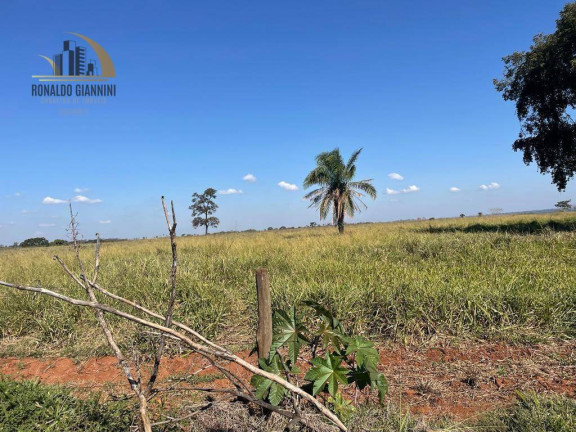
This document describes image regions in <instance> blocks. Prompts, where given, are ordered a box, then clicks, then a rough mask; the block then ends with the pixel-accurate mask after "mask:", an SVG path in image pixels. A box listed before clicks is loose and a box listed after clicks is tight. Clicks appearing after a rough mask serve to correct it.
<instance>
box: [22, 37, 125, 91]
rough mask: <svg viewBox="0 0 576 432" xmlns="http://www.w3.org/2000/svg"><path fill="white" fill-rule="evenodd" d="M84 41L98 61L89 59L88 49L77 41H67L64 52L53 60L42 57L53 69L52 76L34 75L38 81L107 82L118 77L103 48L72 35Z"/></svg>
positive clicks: (56, 55) (54, 56) (88, 39)
mask: <svg viewBox="0 0 576 432" xmlns="http://www.w3.org/2000/svg"><path fill="white" fill-rule="evenodd" d="M71 34H73V35H74V36H77V37H79V38H80V39H83V40H84V41H85V42H86V43H87V44H88V45H89V46H90V47H91V48H92V50H93V51H94V53H95V54H96V57H97V60H96V59H89V58H88V57H87V54H86V47H85V46H82V45H80V44H78V43H77V42H76V41H75V40H65V41H64V43H63V46H62V52H61V53H58V54H54V55H53V56H52V58H50V57H47V56H44V55H40V57H42V58H43V59H44V60H46V61H47V62H48V63H49V64H50V66H51V68H52V75H32V77H33V78H37V79H38V81H41V82H45V81H52V82H54V81H56V82H59V81H107V80H108V79H109V78H114V77H115V76H116V71H115V70H114V64H113V63H112V59H111V58H110V56H109V55H108V53H107V52H106V51H105V50H104V48H102V46H101V45H100V44H98V43H96V42H94V41H93V40H92V39H90V38H88V37H86V36H84V35H81V34H79V33H71Z"/></svg>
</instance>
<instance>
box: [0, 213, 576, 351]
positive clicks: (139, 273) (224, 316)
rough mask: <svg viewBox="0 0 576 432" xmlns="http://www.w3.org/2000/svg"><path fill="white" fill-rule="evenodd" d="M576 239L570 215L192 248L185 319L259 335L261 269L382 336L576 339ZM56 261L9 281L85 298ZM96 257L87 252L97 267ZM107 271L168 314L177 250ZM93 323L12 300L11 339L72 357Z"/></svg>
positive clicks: (135, 246) (28, 261)
mask: <svg viewBox="0 0 576 432" xmlns="http://www.w3.org/2000/svg"><path fill="white" fill-rule="evenodd" d="M80 216H81V215H80ZM574 226H576V216H574V215H572V214H570V213H565V214H562V213H560V214H549V215H538V216H535V215H528V216H498V217H482V218H466V219H450V220H435V221H421V222H403V223H386V224H365V225H355V226H348V227H347V228H346V234H344V235H338V234H337V232H336V230H335V229H334V228H328V227H322V228H309V229H294V230H277V231H267V232H258V233H235V234H222V235H209V236H202V237H182V238H179V239H178V247H179V255H180V266H179V270H178V286H179V298H178V303H177V307H176V312H175V316H176V318H177V319H178V320H182V321H185V322H187V323H189V324H190V325H192V326H193V327H195V328H196V329H198V330H200V331H202V332H204V333H206V334H208V335H218V336H222V337H224V336H226V335H228V334H229V333H230V332H231V333H232V336H231V337H230V339H236V340H239V339H241V337H242V335H249V334H251V332H252V331H253V329H254V327H255V319H256V295H255V287H254V271H255V269H256V268H257V267H260V266H263V267H267V268H268V270H269V274H270V281H271V287H272V296H273V306H274V307H277V308H286V307H287V306H288V305H291V304H293V303H297V302H299V301H301V300H306V299H313V300H316V301H319V302H321V303H323V304H325V305H326V306H327V307H329V308H332V309H333V310H334V311H335V312H336V314H337V315H338V316H339V317H341V318H342V319H343V321H344V322H345V324H346V325H348V326H349V327H351V328H352V329H353V330H354V331H355V332H364V333H367V334H371V335H372V336H384V337H402V336H406V335H408V336H418V337H427V336H428V335H431V334H435V333H442V334H449V335H457V336H463V337H467V336H480V337H492V338H494V337H507V338H509V337H518V336H520V335H533V336H536V335H540V336H569V337H572V336H574V334H575V332H576V290H574V286H575V284H576V265H575V264H576V251H575V246H576V235H575V232H574V231H573V228H574ZM471 227H473V228H471ZM525 227H529V228H530V229H527V228H525ZM55 253H57V254H59V255H61V256H62V257H63V258H66V259H67V260H68V262H72V261H73V259H72V258H73V257H72V252H71V251H70V250H69V249H68V248H67V247H65V246H64V247H50V248H31V249H10V250H3V251H0V278H1V279H3V280H7V281H11V282H20V283H24V284H32V285H37V284H41V285H42V286H44V287H47V288H60V289H62V290H63V291H64V292H66V293H70V294H74V295H82V293H81V290H80V289H79V288H77V287H75V286H74V285H73V284H72V283H71V282H70V281H69V280H68V278H67V277H65V275H64V274H63V272H62V270H61V269H60V268H59V266H58V265H57V263H55V262H54V261H52V259H51V257H52V255H53V254H55ZM92 254H93V249H92V247H91V246H89V245H86V246H83V249H82V255H83V256H84V257H85V258H86V260H90V258H91V257H92ZM101 261H102V262H101V269H100V281H101V283H102V285H103V286H106V287H107V288H108V289H109V290H112V291H114V292H117V293H119V294H120V295H123V296H125V297H127V298H130V299H135V300H137V301H139V302H141V303H142V304H144V305H146V306H148V307H152V308H155V309H158V310H160V311H161V310H163V308H164V305H165V304H166V302H167V297H168V294H169V289H168V283H169V272H170V263H171V256H170V246H169V241H168V240H167V239H153V240H137V241H127V242H118V243H104V244H103V247H102V253H101ZM113 322H115V323H116V325H117V326H120V325H121V324H120V323H118V322H117V321H115V320H113ZM92 324H93V317H92V314H91V313H89V312H88V311H82V310H79V309H75V308H73V307H71V306H68V305H65V304H62V303H58V302H56V301H54V300H52V299H48V298H43V297H41V296H36V295H31V294H24V293H21V292H13V291H10V290H8V289H6V288H2V289H1V291H0V328H1V329H2V335H3V336H4V337H8V336H14V337H21V336H25V335H32V336H34V337H36V338H38V339H39V341H40V343H41V345H43V344H47V345H58V346H74V345H75V344H80V343H81V342H82V340H83V339H82V338H80V337H79V335H81V334H82V332H83V331H84V330H85V329H86V328H88V327H89V326H91V325H92ZM122 325H124V324H122ZM127 331H128V330H127Z"/></svg>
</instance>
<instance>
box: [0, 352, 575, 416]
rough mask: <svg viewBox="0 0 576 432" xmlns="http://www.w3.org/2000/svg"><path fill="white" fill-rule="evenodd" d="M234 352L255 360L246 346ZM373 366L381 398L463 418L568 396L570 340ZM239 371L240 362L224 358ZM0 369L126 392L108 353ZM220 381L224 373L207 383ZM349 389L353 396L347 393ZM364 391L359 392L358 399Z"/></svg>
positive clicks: (196, 364) (181, 365)
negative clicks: (525, 395) (524, 399)
mask: <svg viewBox="0 0 576 432" xmlns="http://www.w3.org/2000/svg"><path fill="white" fill-rule="evenodd" d="M240 355H241V356H242V357H243V358H245V359H248V360H250V361H251V362H253V363H256V358H255V356H254V355H253V356H252V357H248V353H247V352H243V353H240ZM380 356H381V361H382V365H381V370H382V372H384V374H385V375H386V377H387V378H388V380H389V382H390V393H389V396H388V398H389V399H390V400H392V401H394V402H395V403H396V404H397V405H399V404H401V405H402V406H403V407H405V406H409V407H410V410H411V411H412V412H413V413H415V414H420V415H422V416H424V417H425V418H427V419H431V420H434V419H439V418H451V419H454V420H465V419H470V418H473V417H475V416H478V415H480V414H483V413H484V412H485V411H487V410H490V409H494V408H497V407H500V406H505V405H508V404H510V403H512V402H513V401H514V400H515V395H516V391H524V392H525V391H535V392H537V393H556V394H562V395H565V396H567V397H571V398H576V341H569V342H557V343H547V344H540V345H532V346H525V345H523V346H513V345H507V344H503V343H474V344H471V343H468V344H465V345H461V346H458V347H451V346H438V347H436V346H432V347H431V346H427V347H424V348H422V349H418V348H414V347H412V348H407V347H402V346H392V347H381V348H380ZM207 366H208V365H207V364H206V363H205V360H203V359H202V358H201V357H200V356H197V355H194V354H191V355H186V356H179V357H172V358H165V359H164V361H163V367H162V368H161V374H160V380H161V381H163V382H164V383H167V382H168V381H170V380H174V378H175V377H178V376H183V375H189V374H192V375H194V376H198V377H201V376H207V375H210V374H211V375H214V374H217V371H216V370H214V369H213V368H212V367H207ZM230 367H231V368H232V370H233V371H234V372H235V373H237V374H238V375H239V376H241V377H244V378H249V374H247V373H246V372H245V371H244V370H243V369H241V368H240V367H239V366H237V365H230ZM0 373H1V374H3V375H10V376H12V377H13V378H16V379H33V378H38V379H39V380H40V381H42V382H44V383H50V384H67V385H71V386H73V387H77V388H79V389H85V388H88V389H104V390H106V391H108V392H111V393H124V392H128V390H129V389H128V386H127V384H126V382H125V377H124V376H123V374H122V373H121V372H120V370H119V369H118V367H117V362H116V358H114V357H99V358H90V359H88V360H86V361H74V360H73V359H70V358H50V359H48V358H44V359H38V358H5V359H2V365H1V366H0ZM207 385H209V386H211V387H227V386H228V383H227V381H226V380H224V379H220V378H216V379H214V380H213V381H211V382H210V383H209V384H207ZM349 396H351V397H354V395H353V394H350V395H349ZM369 398H372V396H367V395H365V394H361V395H359V396H358V402H359V403H362V402H364V401H366V400H367V399H369Z"/></svg>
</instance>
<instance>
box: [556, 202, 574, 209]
mask: <svg viewBox="0 0 576 432" xmlns="http://www.w3.org/2000/svg"><path fill="white" fill-rule="evenodd" d="M570 201H572V200H564V201H558V202H557V203H556V204H554V207H557V208H559V209H560V210H570V209H571V208H572V204H570Z"/></svg>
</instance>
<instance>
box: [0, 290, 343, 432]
mask: <svg viewBox="0 0 576 432" xmlns="http://www.w3.org/2000/svg"><path fill="white" fill-rule="evenodd" d="M0 285H3V286H6V287H10V288H15V289H18V290H21V291H29V292H36V293H40V294H44V295H48V296H50V297H54V298H57V299H59V300H62V301H65V302H68V303H71V304H73V305H76V306H82V307H89V308H94V309H98V310H100V311H102V312H106V313H110V314H112V315H116V316H120V317H122V318H125V319H127V320H129V321H132V322H135V323H138V324H141V325H143V326H145V327H150V328H153V329H156V330H159V331H161V332H164V333H167V334H170V335H172V336H175V337H177V338H178V339H180V340H181V341H182V342H183V343H185V344H186V345H188V347H189V348H191V349H192V350H194V351H196V352H198V353H201V354H206V355H212V356H215V357H218V358H222V359H224V360H229V361H232V362H234V363H236V364H238V365H240V366H241V367H243V368H244V369H246V370H248V371H250V372H251V373H253V374H256V375H260V376H262V377H264V378H267V379H269V380H270V381H273V382H275V383H277V384H280V385H281V386H283V387H285V388H286V389H288V390H289V391H291V392H293V393H296V394H297V395H298V396H300V397H301V398H302V399H305V400H307V401H308V402H310V403H311V404H312V405H314V406H315V407H316V409H317V410H318V411H320V412H321V413H322V414H323V415H324V416H325V417H326V418H328V419H329V420H330V421H332V422H333V423H334V424H335V425H336V426H338V428H340V430H342V431H347V430H348V429H347V428H346V426H345V425H344V424H343V423H342V422H341V421H340V419H339V418H338V417H337V416H336V415H334V414H333V413H332V412H331V411H330V410H328V408H326V407H325V406H324V405H323V404H322V403H320V402H319V401H318V400H316V398H314V397H313V396H311V395H310V394H308V393H306V392H305V391H304V390H302V389H301V388H299V387H296V386H294V385H293V384H291V383H289V382H288V381H286V380H285V379H284V378H282V377H280V376H278V375H275V374H273V373H270V372H267V371H264V370H262V369H259V368H258V367H256V366H254V365H252V364H250V363H248V362H247V361H246V360H244V359H242V358H240V357H238V356H236V355H234V354H231V353H229V352H228V351H220V350H215V349H213V348H211V347H208V346H205V345H201V344H199V343H196V342H194V341H193V340H191V339H190V338H189V337H188V336H186V335H185V334H182V333H180V332H178V331H176V330H174V329H171V328H168V327H165V326H163V325H160V324H156V323H153V322H151V321H147V320H144V319H142V318H139V317H136V316H134V315H131V314H129V313H127V312H124V311H121V310H118V309H115V308H113V307H110V306H108V305H104V304H100V303H98V302H94V301H85V300H80V299H75V298H71V297H68V296H65V295H63V294H60V293H58V292H55V291H51V290H48V289H46V288H41V287H30V286H24V285H16V284H12V283H9V282H5V281H0ZM258 402H262V401H258ZM255 403H256V402H255Z"/></svg>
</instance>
